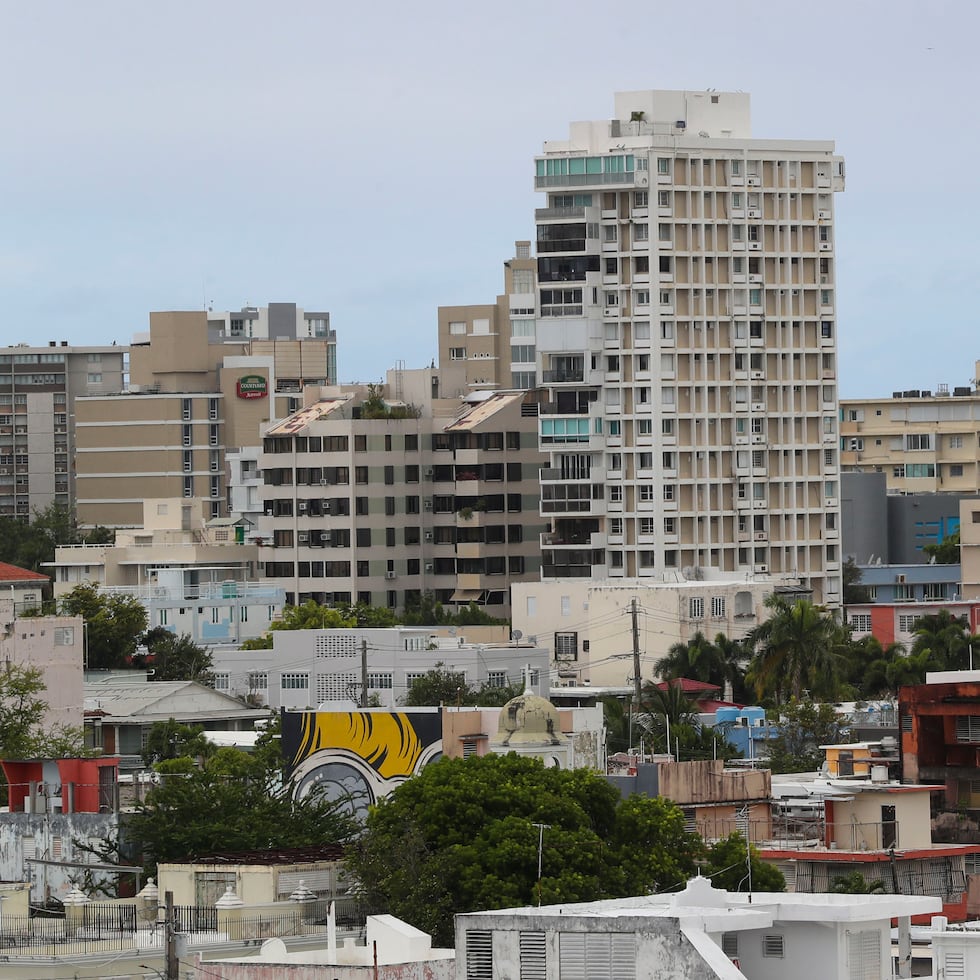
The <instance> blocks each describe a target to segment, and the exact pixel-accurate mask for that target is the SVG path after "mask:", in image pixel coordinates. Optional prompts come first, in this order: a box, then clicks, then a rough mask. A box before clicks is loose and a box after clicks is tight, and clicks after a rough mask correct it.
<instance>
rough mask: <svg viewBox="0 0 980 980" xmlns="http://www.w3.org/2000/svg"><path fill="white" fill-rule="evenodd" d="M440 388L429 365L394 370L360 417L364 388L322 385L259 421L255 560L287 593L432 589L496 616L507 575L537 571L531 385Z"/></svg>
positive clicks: (386, 597) (339, 600) (395, 603)
mask: <svg viewBox="0 0 980 980" xmlns="http://www.w3.org/2000/svg"><path fill="white" fill-rule="evenodd" d="M440 387H441V372H440V371H438V370H436V369H434V368H429V369H424V370H423V371H417V372H413V371H397V372H391V373H390V374H389V382H388V385H387V387H386V399H389V400H386V402H385V404H386V405H387V406H388V407H389V409H390V413H389V414H388V415H386V416H384V417H381V418H365V417H364V407H363V406H364V400H365V398H366V397H367V394H368V393H367V392H366V391H365V390H363V389H354V388H350V389H347V388H345V389H343V390H342V389H339V388H335V389H322V392H321V396H320V397H319V399H317V400H315V401H311V403H310V404H309V405H307V407H305V408H303V409H302V410H300V411H298V412H296V413H294V414H293V415H291V416H289V417H288V418H287V419H285V420H283V421H282V422H279V423H276V424H274V425H272V426H270V427H268V428H267V429H266V430H265V432H264V439H263V449H262V453H261V455H260V456H259V459H258V466H259V469H260V471H261V472H262V474H263V478H264V485H263V487H262V492H263V497H264V514H263V516H262V517H261V518H260V520H259V537H260V538H261V547H260V560H261V562H262V570H263V573H264V576H265V578H266V580H267V581H269V582H270V583H273V584H275V585H277V586H279V587H281V588H282V589H284V590H285V592H286V596H287V601H289V602H297V603H302V602H304V601H305V600H307V599H311V598H312V599H315V600H317V601H318V602H321V603H326V604H335V605H345V604H348V603H353V602H365V603H369V604H371V605H381V606H387V607H389V608H392V609H403V608H404V607H405V604H406V602H407V603H409V604H411V603H412V602H413V601H416V600H417V599H418V597H419V596H420V595H422V594H423V593H432V594H433V595H434V596H435V598H436V599H437V600H438V601H440V602H442V603H444V604H446V605H468V604H469V603H471V602H474V603H477V604H479V605H485V606H487V607H488V609H487V611H488V612H490V613H491V614H493V615H498V616H501V617H506V616H507V615H508V612H509V587H510V585H511V583H512V582H514V581H520V580H526V579H533V578H537V576H538V574H539V561H538V554H537V536H538V533H539V530H540V526H541V524H540V520H539V518H538V517H537V506H538V505H537V499H538V498H537V486H538V484H537V477H538V469H539V466H540V461H541V455H540V453H539V451H538V449H537V445H536V442H537V440H536V431H535V417H534V414H533V413H526V412H525V409H526V408H528V407H529V403H528V401H527V399H528V396H527V395H525V393H523V392H497V393H489V392H487V393H484V394H483V396H474V398H473V400H472V401H468V402H460V401H459V400H457V399H437V398H433V397H432V394H433V393H435V392H438V391H439V389H440ZM395 392H401V394H402V395H403V396H404V398H403V399H401V398H393V397H391V396H392V394H393V393H395ZM409 406H411V407H410V408H409ZM530 407H531V408H533V407H534V406H533V404H531V405H530Z"/></svg>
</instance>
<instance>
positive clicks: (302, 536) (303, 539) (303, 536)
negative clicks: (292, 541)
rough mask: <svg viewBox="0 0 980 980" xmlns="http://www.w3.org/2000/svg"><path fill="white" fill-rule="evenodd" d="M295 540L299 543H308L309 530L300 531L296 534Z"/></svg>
mask: <svg viewBox="0 0 980 980" xmlns="http://www.w3.org/2000/svg"><path fill="white" fill-rule="evenodd" d="M296 540H297V541H298V542H299V543H300V544H308V543H309V540H310V532H309V531H300V532H299V533H298V534H297V535H296Z"/></svg>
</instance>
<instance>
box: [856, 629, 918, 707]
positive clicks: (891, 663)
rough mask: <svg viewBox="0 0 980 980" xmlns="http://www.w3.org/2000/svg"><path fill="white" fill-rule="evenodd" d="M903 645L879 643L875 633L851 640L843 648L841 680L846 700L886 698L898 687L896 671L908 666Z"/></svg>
mask: <svg viewBox="0 0 980 980" xmlns="http://www.w3.org/2000/svg"><path fill="white" fill-rule="evenodd" d="M907 661H908V658H907V657H906V655H905V647H903V646H902V644H901V643H889V644H888V645H887V646H884V647H883V646H882V645H881V643H880V641H879V640H878V638H877V637H876V636H873V635H872V634H870V633H869V634H868V635H867V636H862V637H861V639H859V640H853V639H852V640H851V641H850V643H848V644H847V646H846V648H845V650H844V665H843V681H844V684H845V686H846V687H847V688H848V695H849V700H855V699H861V700H867V699H870V698H880V697H887V696H889V695H892V694H894V693H895V692H896V691H897V690H898V687H897V686H896V685H895V684H894V675H895V671H896V669H898V668H904V666H905V665H907Z"/></svg>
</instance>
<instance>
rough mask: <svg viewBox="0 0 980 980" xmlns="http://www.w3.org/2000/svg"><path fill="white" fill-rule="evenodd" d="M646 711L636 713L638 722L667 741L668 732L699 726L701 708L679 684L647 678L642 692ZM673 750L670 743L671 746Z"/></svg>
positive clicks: (643, 705)
mask: <svg viewBox="0 0 980 980" xmlns="http://www.w3.org/2000/svg"><path fill="white" fill-rule="evenodd" d="M640 708H641V711H642V713H641V714H638V715H637V716H636V721H637V724H639V725H640V726H641V727H642V728H645V729H646V730H647V731H648V732H650V734H651V735H653V736H654V738H663V739H664V740H665V744H666V736H667V732H668V731H671V730H676V729H678V728H680V727H681V726H684V725H686V726H689V727H691V728H695V727H697V725H698V715H697V709H696V707H695V705H694V702H693V701H691V699H690V698H688V696H687V695H686V694H685V693H684V690H683V688H682V687H681V685H680V684H679V683H673V684H672V683H671V682H670V681H667V682H666V684H664V685H663V686H660V685H658V684H654V683H653V682H652V681H647V682H646V683H645V684H644V685H643V690H642V691H641V692H640ZM667 751H670V746H669V745H668V746H667Z"/></svg>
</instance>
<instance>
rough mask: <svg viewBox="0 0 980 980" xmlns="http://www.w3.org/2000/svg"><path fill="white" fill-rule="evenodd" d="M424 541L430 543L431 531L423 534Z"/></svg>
mask: <svg viewBox="0 0 980 980" xmlns="http://www.w3.org/2000/svg"><path fill="white" fill-rule="evenodd" d="M425 540H426V541H431V540H432V532H431V531H426V532H425Z"/></svg>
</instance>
